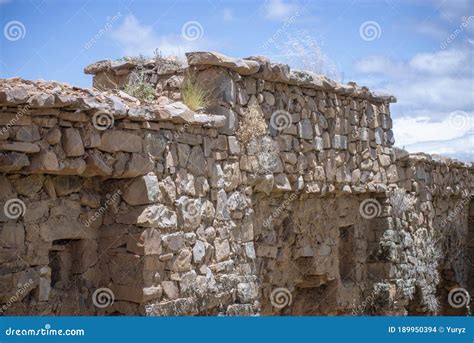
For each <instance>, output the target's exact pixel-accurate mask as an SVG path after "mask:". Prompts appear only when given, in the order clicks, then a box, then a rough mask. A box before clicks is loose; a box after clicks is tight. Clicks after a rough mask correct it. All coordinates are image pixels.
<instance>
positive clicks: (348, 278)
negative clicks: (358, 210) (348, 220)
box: [338, 225, 356, 284]
mask: <svg viewBox="0 0 474 343" xmlns="http://www.w3.org/2000/svg"><path fill="white" fill-rule="evenodd" d="M338 252H339V276H340V278H341V282H342V283H343V284H352V283H354V282H355V268H356V260H355V249H354V226H353V225H351V226H345V227H341V228H339V249H338Z"/></svg>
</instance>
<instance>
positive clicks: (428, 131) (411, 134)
mask: <svg viewBox="0 0 474 343" xmlns="http://www.w3.org/2000/svg"><path fill="white" fill-rule="evenodd" d="M464 118H465V119H466V121H465V124H467V125H459V124H460V123H459V122H456V121H454V119H453V118H452V117H449V116H447V117H446V118H445V119H444V120H442V121H438V122H435V121H432V120H431V119H430V118H428V117H402V118H398V119H394V122H393V131H394V134H395V145H396V146H398V147H403V148H404V149H406V150H408V151H409V152H412V153H415V152H425V153H429V154H440V155H445V156H450V157H454V158H458V159H461V160H464V161H468V162H474V115H473V114H472V113H471V114H469V117H464Z"/></svg>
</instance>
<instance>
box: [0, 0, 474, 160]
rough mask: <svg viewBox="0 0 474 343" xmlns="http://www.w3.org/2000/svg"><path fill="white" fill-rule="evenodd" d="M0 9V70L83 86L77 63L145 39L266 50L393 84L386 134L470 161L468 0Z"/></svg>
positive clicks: (472, 58) (41, 3) (187, 47)
mask: <svg viewBox="0 0 474 343" xmlns="http://www.w3.org/2000/svg"><path fill="white" fill-rule="evenodd" d="M0 20H1V22H0V24H1V26H2V28H3V35H2V36H1V37H0V76H1V77H13V76H21V77H23V78H26V79H53V80H59V81H64V82H68V83H71V84H75V85H79V86H83V87H89V86H90V85H91V77H90V76H89V75H84V74H83V68H84V66H86V65H87V64H89V63H92V62H94V61H97V60H101V59H116V58H120V57H123V56H130V55H138V54H140V53H141V54H145V55H152V54H153V51H154V50H155V49H158V50H160V51H161V52H162V54H164V55H169V54H173V55H179V56H182V55H183V53H184V52H186V51H192V50H214V51H219V52H221V53H224V54H227V55H229V56H233V57H246V56H250V55H266V56H268V57H270V58H271V59H272V60H274V61H277V62H285V63H289V64H290V65H291V66H292V67H294V68H303V69H310V70H313V71H315V72H320V73H325V74H328V75H329V76H330V77H332V78H334V79H336V80H337V81H340V82H341V81H342V82H348V81H356V82H357V83H358V84H359V85H366V86H368V87H369V88H370V89H375V90H380V91H384V92H388V93H391V94H394V95H395V96H396V97H397V98H398V103H397V104H394V105H392V117H393V119H394V133H395V139H396V145H398V146H401V147H405V148H406V149H408V150H410V151H412V152H416V151H426V152H430V153H442V154H446V155H449V156H454V157H458V158H461V159H463V160H466V161H474V110H473V109H474V95H473V94H474V52H473V48H474V1H473V0H377V1H375V0H332V1H329V0H322V1H307V0H298V1H291V0H266V1H250V0H241V1H222V0H202V1H189V0H188V1H184V0H170V1H163V0H158V1H151V0H118V1H110V0H109V1H106V0H95V1H94V0H91V1H86V0H69V1H59V0H24V1H20V0H0ZM186 28H188V29H189V31H187V30H186ZM183 32H185V33H184V34H183ZM193 34H195V36H193ZM187 35H188V36H187ZM186 38H187V39H186Z"/></svg>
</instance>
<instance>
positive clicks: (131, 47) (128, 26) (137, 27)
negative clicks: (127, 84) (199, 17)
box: [111, 15, 210, 57]
mask: <svg viewBox="0 0 474 343" xmlns="http://www.w3.org/2000/svg"><path fill="white" fill-rule="evenodd" d="M183 24H184V23H183ZM111 37H112V39H113V40H114V41H115V42H116V43H117V44H118V45H119V46H120V47H121V48H122V53H123V54H124V55H125V56H137V55H139V54H144V55H147V56H151V55H153V53H154V51H155V50H156V49H158V50H159V51H160V52H161V53H162V54H163V55H165V56H167V55H175V56H180V57H182V56H183V54H184V53H185V52H188V51H196V50H201V49H204V50H206V49H208V48H210V41H209V40H208V39H206V38H205V37H202V38H199V39H197V40H195V41H188V40H185V39H184V38H183V37H182V36H181V28H179V31H178V32H177V33H176V34H174V35H161V36H160V35H158V34H157V33H156V32H155V30H154V29H153V27H152V26H149V25H145V24H142V23H140V22H139V21H138V20H137V18H135V16H133V15H128V16H126V17H125V18H124V20H123V22H122V24H121V25H120V26H119V27H118V28H117V29H115V30H113V31H112V32H111Z"/></svg>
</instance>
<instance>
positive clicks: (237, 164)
mask: <svg viewBox="0 0 474 343" xmlns="http://www.w3.org/2000/svg"><path fill="white" fill-rule="evenodd" d="M85 72H86V73H88V74H92V75H94V80H93V86H94V87H93V89H82V88H78V87H74V86H69V85H66V84H62V83H59V82H53V81H51V82H49V81H27V80H22V79H19V78H14V79H2V80H0V106H1V108H0V125H1V126H0V171H1V172H2V175H1V176H0V205H1V209H2V211H0V261H1V264H0V311H1V313H2V315H149V316H162V315H245V316H247V315H431V314H437V315H441V314H442V315H466V314H469V313H470V308H469V305H470V297H469V293H470V294H473V293H472V290H473V288H474V278H473V272H474V268H473V267H474V265H473V263H474V253H473V252H474V241H473V238H474V224H473V222H474V206H473V202H472V194H473V181H474V178H473V176H474V169H473V166H472V165H471V164H466V163H462V162H459V161H455V160H450V159H447V158H442V157H439V156H429V155H426V154H422V153H420V154H409V153H407V152H406V151H404V150H401V149H397V148H394V147H393V145H394V138H393V133H392V130H391V129H392V120H391V118H390V111H389V105H390V103H392V102H395V101H396V99H395V98H394V97H393V96H388V95H383V94H376V93H374V92H371V91H369V90H368V89H367V88H366V87H359V86H358V85H357V84H356V83H353V82H350V83H348V84H345V85H343V84H339V83H337V82H334V81H332V80H329V79H327V78H326V77H324V76H321V75H315V74H312V73H310V72H305V71H298V70H290V68H289V67H288V66H287V65H282V64H275V63H271V62H270V61H268V60H266V59H265V58H262V57H250V58H247V59H234V58H230V57H226V56H223V55H220V54H217V53H210V52H195V53H189V54H187V65H182V64H180V63H178V62H177V61H175V60H172V59H165V58H156V59H154V60H140V59H129V60H123V61H101V62H98V63H95V64H92V65H90V66H88V67H87V68H86V69H85ZM186 82H188V83H189V84H191V85H194V86H195V87H197V89H198V90H202V91H204V94H205V97H206V101H207V103H206V106H205V108H199V106H198V107H197V108H193V110H191V109H190V107H192V106H189V107H188V106H187V105H185V103H186V101H184V100H185V99H184V98H185V97H186V96H187V95H189V94H185V93H183V84H185V83H186ZM131 85H132V86H133V85H135V86H137V85H138V86H140V87H144V88H143V89H144V90H149V89H150V88H151V89H152V94H151V96H149V97H148V98H146V99H140V97H136V96H132V95H130V94H129V93H130V92H129V91H128V93H127V92H126V91H127V90H129V89H130V86H131ZM147 96H148V95H147Z"/></svg>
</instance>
